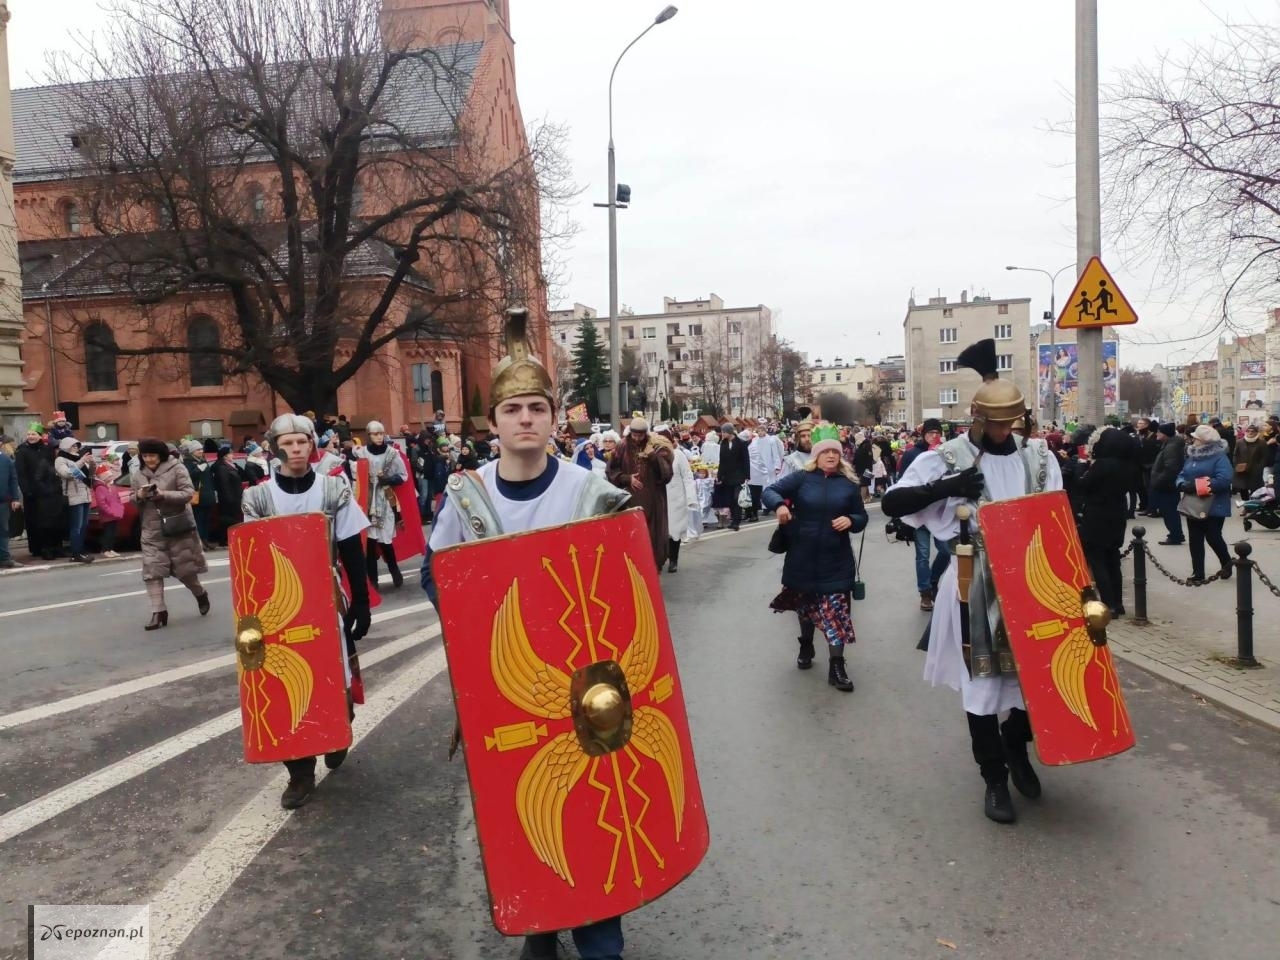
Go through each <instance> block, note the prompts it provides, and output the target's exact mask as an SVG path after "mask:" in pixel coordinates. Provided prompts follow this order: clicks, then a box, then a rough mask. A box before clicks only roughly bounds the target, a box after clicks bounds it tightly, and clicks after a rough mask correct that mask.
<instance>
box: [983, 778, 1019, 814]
mask: <svg viewBox="0 0 1280 960" xmlns="http://www.w3.org/2000/svg"><path fill="white" fill-rule="evenodd" d="M982 812H983V813H985V814H986V815H987V819H988V820H994V821H995V822H996V823H1013V822H1014V821H1016V820H1017V819H1018V814H1017V813H1016V812H1015V811H1014V809H1013V797H1011V796H1009V784H1007V783H1003V782H998V783H988V784H987V793H986V796H985V798H984V799H983V802H982Z"/></svg>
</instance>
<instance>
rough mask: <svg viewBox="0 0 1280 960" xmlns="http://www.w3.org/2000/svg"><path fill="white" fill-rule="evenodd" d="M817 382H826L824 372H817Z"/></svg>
mask: <svg viewBox="0 0 1280 960" xmlns="http://www.w3.org/2000/svg"><path fill="white" fill-rule="evenodd" d="M818 382H819V383H826V382H827V375H826V374H825V373H820V374H818Z"/></svg>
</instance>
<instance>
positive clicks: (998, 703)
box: [882, 340, 1062, 823]
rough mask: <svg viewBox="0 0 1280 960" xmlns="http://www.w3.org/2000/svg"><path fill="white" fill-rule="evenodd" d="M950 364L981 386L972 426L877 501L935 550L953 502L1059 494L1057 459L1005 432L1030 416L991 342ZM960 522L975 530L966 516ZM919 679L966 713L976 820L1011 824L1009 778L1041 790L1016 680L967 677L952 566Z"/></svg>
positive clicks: (946, 535) (946, 538)
mask: <svg viewBox="0 0 1280 960" xmlns="http://www.w3.org/2000/svg"><path fill="white" fill-rule="evenodd" d="M956 365H957V366H964V367H969V368H971V369H975V370H977V371H978V372H979V373H981V374H982V375H983V379H984V383H983V386H982V387H980V388H979V389H978V392H977V393H976V394H975V395H974V400H973V404H972V406H971V408H970V414H971V416H972V417H973V420H974V426H973V428H972V429H971V430H970V431H969V433H967V434H964V435H962V436H960V437H957V438H956V439H954V440H949V441H947V442H946V443H944V444H942V445H941V446H940V447H938V448H936V449H934V450H929V451H927V452H924V453H921V454H920V455H919V456H918V457H916V458H915V459H914V460H913V461H912V462H911V465H910V466H909V467H908V468H907V470H906V472H905V473H904V474H903V475H902V478H901V479H900V480H899V481H898V482H897V483H896V484H895V485H894V486H893V487H891V488H890V489H889V491H888V492H887V493H886V494H885V496H884V499H883V501H882V504H883V509H884V512H885V514H887V515H888V516H891V517H899V518H901V519H902V520H904V521H906V522H907V523H908V524H910V525H911V526H913V527H915V528H917V529H921V528H923V529H926V530H928V531H929V533H930V535H932V536H933V537H935V538H936V539H937V540H938V541H940V542H942V543H950V542H952V541H954V540H955V539H956V538H957V537H958V536H959V533H960V521H959V519H958V518H957V517H956V508H957V507H959V506H961V505H962V504H966V503H967V504H968V505H969V506H970V507H972V508H975V509H979V507H978V502H979V501H980V500H982V501H999V500H1008V499H1011V498H1013V497H1021V496H1025V495H1027V494H1031V493H1041V492H1045V491H1049V490H1061V489H1062V474H1061V471H1060V470H1059V469H1058V461H1057V458H1056V457H1055V456H1053V455H1051V454H1050V453H1049V452H1048V448H1047V446H1046V445H1045V443H1044V441H1042V440H1029V441H1023V440H1022V438H1020V437H1017V436H1015V435H1014V433H1013V427H1014V424H1015V422H1017V421H1019V420H1023V419H1024V418H1025V417H1029V416H1030V411H1028V410H1027V409H1026V402H1025V400H1024V399H1023V398H1022V395H1021V393H1020V392H1019V391H1018V390H1017V388H1016V387H1015V386H1013V384H1012V383H1010V382H1009V381H1000V380H998V379H997V378H996V354H995V341H994V340H983V341H980V342H979V343H977V344H974V345H973V346H972V347H968V348H966V349H965V350H964V351H963V352H961V354H960V357H959V358H958V359H957V361H956ZM970 522H971V524H973V526H972V528H971V529H973V530H975V531H976V529H977V521H976V518H975V519H974V520H972V521H970ZM975 562H981V559H980V558H977V559H976V560H975ZM924 678H925V680H926V681H928V682H929V683H930V684H931V685H933V686H939V685H941V686H947V687H951V688H952V689H953V690H957V691H959V693H960V697H961V701H962V703H963V705H964V709H965V713H966V714H967V715H968V721H969V733H970V739H971V741H972V746H973V756H974V760H975V761H976V762H977V763H978V767H979V769H980V771H981V773H982V777H983V780H984V782H985V783H986V793H985V796H984V801H983V804H984V812H985V813H986V815H987V816H988V817H989V818H991V819H992V820H995V821H996V822H999V823H1013V822H1014V820H1015V819H1016V813H1015V811H1014V808H1013V800H1012V798H1011V796H1010V794H1009V787H1008V781H1009V777H1010V775H1012V778H1013V785H1014V787H1016V788H1017V790H1018V792H1019V793H1021V794H1023V795H1024V796H1026V797H1029V798H1035V797H1038V796H1039V795H1040V792H1041V787H1040V781H1039V778H1038V776H1037V775H1036V772H1035V770H1034V768H1033V767H1032V766H1031V762H1030V758H1029V756H1028V753H1027V744H1028V743H1029V742H1030V740H1031V725H1030V722H1029V721H1028V718H1027V713H1026V704H1025V702H1024V701H1023V698H1022V688H1021V687H1020V686H1019V684H1018V678H1017V676H1016V675H1012V674H1000V675H997V676H994V677H971V676H970V675H969V670H968V666H967V664H966V663H965V658H964V652H963V650H962V646H961V623H960V595H959V589H958V574H957V565H956V564H955V563H952V564H950V565H949V566H948V567H947V571H946V573H944V574H943V576H942V580H941V581H940V582H939V584H938V598H937V600H936V601H935V604H934V608H933V618H932V620H931V622H930V627H929V645H928V652H927V656H926V658H925V668H924ZM1005 711H1008V713H1009V716H1008V719H1007V720H1006V721H1005V722H1004V724H1003V725H1001V724H1000V723H999V718H998V715H999V714H1000V713H1003V712H1005Z"/></svg>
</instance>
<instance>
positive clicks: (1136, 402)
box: [1119, 367, 1164, 414]
mask: <svg viewBox="0 0 1280 960" xmlns="http://www.w3.org/2000/svg"><path fill="white" fill-rule="evenodd" d="M1163 395H1164V388H1163V387H1161V386H1160V381H1159V380H1157V379H1156V378H1155V375H1154V374H1153V373H1152V372H1151V371H1150V370H1136V369H1134V368H1133V367H1125V368H1124V369H1123V370H1121V371H1120V397H1119V399H1121V400H1125V401H1127V402H1128V404H1129V411H1130V412H1131V413H1134V414H1139V413H1145V414H1149V413H1151V412H1152V411H1153V410H1155V408H1156V405H1157V404H1159V403H1160V398H1161V397H1162V396H1163Z"/></svg>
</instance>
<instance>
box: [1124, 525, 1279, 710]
mask: <svg viewBox="0 0 1280 960" xmlns="http://www.w3.org/2000/svg"><path fill="white" fill-rule="evenodd" d="M1134 526H1142V527H1144V528H1145V529H1146V531H1147V536H1146V539H1147V542H1148V544H1149V545H1150V549H1151V552H1152V553H1153V554H1155V556H1156V558H1157V559H1158V560H1159V561H1160V562H1161V563H1162V564H1163V565H1164V566H1165V567H1167V568H1168V569H1169V570H1170V571H1171V572H1172V573H1174V574H1176V575H1177V576H1179V577H1187V576H1190V574H1191V558H1190V555H1189V554H1188V552H1187V548H1186V546H1185V545H1184V546H1180V547H1172V546H1171V547H1162V546H1160V545H1159V544H1158V543H1157V542H1156V541H1158V540H1162V539H1164V536H1165V529H1164V524H1163V523H1161V521H1160V520H1157V519H1149V518H1145V517H1140V518H1138V519H1137V520H1135V521H1132V522H1131V523H1130V525H1129V530H1130V532H1129V539H1130V540H1131V539H1132V530H1133V527H1134ZM1224 535H1225V537H1226V540H1227V545H1228V546H1229V547H1234V545H1235V544H1236V543H1237V542H1238V541H1240V540H1244V541H1247V542H1248V543H1249V544H1250V545H1251V546H1252V547H1253V553H1252V555H1251V558H1252V559H1253V560H1255V561H1256V562H1257V563H1258V566H1259V567H1261V569H1262V570H1263V572H1264V573H1266V574H1267V576H1269V577H1270V578H1271V579H1272V581H1273V582H1275V583H1277V584H1280V531H1272V530H1260V529H1259V528H1258V527H1257V526H1255V527H1254V528H1253V530H1252V531H1251V532H1249V533H1247V534H1246V533H1245V532H1244V528H1243V526H1241V523H1240V519H1239V518H1238V517H1232V518H1231V519H1229V520H1228V521H1227V524H1226V529H1225V530H1224ZM1126 546H1127V542H1126ZM1232 553H1233V555H1234V550H1233V551H1232ZM1205 565H1206V569H1207V570H1208V571H1210V572H1211V571H1212V570H1213V569H1214V568H1215V566H1216V561H1215V560H1214V559H1213V554H1212V551H1210V552H1209V554H1208V557H1207V559H1206V564H1205ZM1124 578H1125V606H1126V609H1127V610H1128V616H1126V617H1125V618H1123V620H1122V621H1121V622H1118V623H1114V624H1112V626H1111V628H1110V629H1109V630H1108V634H1109V636H1110V643H1111V649H1112V651H1113V652H1114V653H1115V654H1116V656H1117V657H1119V658H1120V659H1122V660H1126V661H1128V662H1129V663H1132V664H1133V665H1134V666H1137V667H1141V668H1142V669H1144V670H1147V671H1149V672H1150V673H1154V674H1155V675H1156V676H1158V677H1161V678H1163V679H1165V680H1168V681H1170V682H1171V683H1175V684H1177V685H1178V686H1180V687H1183V688H1184V689H1186V690H1188V691H1190V692H1192V693H1194V694H1196V695H1198V696H1201V697H1203V698H1204V699H1206V700H1210V701H1212V702H1213V703H1216V704H1218V705H1219V706H1222V707H1225V708H1226V709H1228V710H1231V711H1233V712H1235V713H1238V714H1241V715H1242V716H1245V717H1248V718H1249V719H1250V720H1254V721H1256V722H1258V723H1263V724H1266V725H1268V726H1271V727H1274V728H1276V729H1280V630H1277V629H1276V627H1275V624H1276V622H1277V620H1280V597H1276V596H1273V595H1272V594H1271V592H1270V591H1269V590H1268V589H1267V588H1266V587H1265V586H1263V585H1262V583H1260V582H1259V581H1258V578H1257V577H1256V576H1254V578H1253V610H1254V614H1253V652H1254V656H1255V657H1256V658H1257V660H1258V662H1259V663H1261V664H1262V667H1261V668H1256V669H1245V668H1240V667H1236V666H1233V665H1232V664H1231V663H1230V662H1229V661H1230V659H1231V658H1234V657H1235V655H1236V580H1235V578H1234V577H1233V578H1232V579H1231V580H1229V581H1227V582H1225V583H1222V582H1215V583H1210V584H1207V585H1205V586H1203V587H1183V586H1179V585H1178V584H1176V583H1173V582H1172V581H1170V580H1169V579H1167V578H1166V577H1165V576H1164V574H1162V573H1161V572H1160V571H1159V570H1157V569H1155V567H1154V566H1152V564H1151V563H1150V562H1149V561H1148V563H1147V618H1148V619H1149V620H1150V621H1151V622H1150V624H1149V625H1147V626H1143V627H1139V626H1135V625H1134V623H1133V621H1132V619H1131V618H1132V616H1133V558H1132V556H1130V557H1127V558H1126V559H1125V561H1124Z"/></svg>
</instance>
